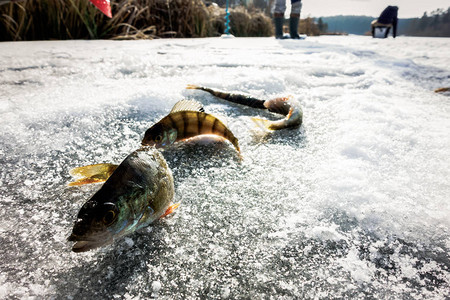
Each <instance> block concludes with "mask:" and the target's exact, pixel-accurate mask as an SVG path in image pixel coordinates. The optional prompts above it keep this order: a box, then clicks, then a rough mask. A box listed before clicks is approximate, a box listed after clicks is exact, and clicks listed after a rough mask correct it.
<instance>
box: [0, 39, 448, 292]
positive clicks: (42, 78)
mask: <svg viewBox="0 0 450 300" xmlns="http://www.w3.org/2000/svg"><path fill="white" fill-rule="evenodd" d="M449 43H450V41H449V40H448V39H438V38H433V39H431V38H430V39H428V38H406V37H399V38H397V39H396V40H392V39H391V40H384V41H375V40H372V39H370V38H368V37H353V36H348V37H317V38H308V39H307V40H305V41H301V42H300V43H299V42H298V41H276V40H274V39H264V38H262V39H234V40H221V39H199V40H191V39H185V40H155V41H151V42H143V41H133V42H112V41H64V42H60V41H59V42H30V43H2V44H0V84H1V87H2V88H1V93H0V127H1V128H2V129H1V131H0V134H1V136H0V162H1V166H2V168H1V169H0V195H1V197H0V231H1V235H0V238H1V246H0V251H1V253H0V254H1V255H0V262H1V263H0V274H1V275H0V298H6V299H15V298H28V297H34V298H56V299H58V298H81V299H87V298H108V299H148V298H150V297H155V298H160V299H195V298H229V299H240V298H247V299H248V298H253V299H258V298H267V297H270V296H273V297H279V298H293V299H299V298H319V299H326V298H332V297H335V298H355V299H364V298H390V297H391V298H412V299H423V298H428V299H431V298H433V299H445V298H448V297H449V292H448V291H449V290H450V289H449V280H450V278H449V266H450V262H449V257H448V253H449V249H450V234H449V227H450V224H449V220H450V218H449V215H450V208H449V202H448V195H449V193H450V186H449V181H448V178H450V174H449V173H450V165H449V156H448V149H449V148H450V136H449V135H448V132H450V121H449V117H448V116H449V110H450V102H449V98H448V95H444V94H437V93H434V92H433V90H435V89H437V88H441V87H448V86H450V82H449V78H450V70H449V68H448V66H450V57H449V52H448V51H443V49H448V48H449V46H450V45H449ZM199 53H201V55H199ZM188 83H191V84H198V85H203V86H208V87H211V88H217V89H220V90H226V91H232V92H243V93H246V94H249V95H252V96H255V97H258V98H273V97H279V96H287V95H293V96H294V97H295V99H296V100H298V101H299V102H300V104H301V106H302V108H303V112H304V118H303V125H302V127H301V128H299V129H293V130H286V131H279V132H274V133H272V134H271V135H266V136H261V135H259V134H258V131H256V132H255V133H253V129H255V128H254V125H253V124H252V121H251V119H250V117H253V116H255V115H254V114H255V111H254V110H253V109H251V108H244V107H239V106H232V105H229V104H225V103H223V102H221V101H220V100H218V99H216V98H214V97H213V96H211V95H208V94H207V93H202V92H200V91H192V90H185V86H186V84H188ZM183 98H187V99H195V100H198V101H200V102H201V103H203V104H204V106H205V110H206V111H208V112H211V113H214V114H215V115H220V116H222V117H224V118H225V119H226V120H227V121H228V122H227V125H228V126H229V127H230V129H231V130H232V131H233V133H235V135H236V137H237V138H239V144H240V146H241V150H242V156H243V160H242V162H240V161H239V160H237V159H236V156H235V150H234V149H233V147H230V145H229V144H226V145H224V144H221V143H216V144H213V145H207V146H205V145H201V144H191V145H178V146H176V147H175V148H171V149H168V150H167V151H165V152H164V155H165V157H166V159H167V161H168V164H169V166H170V167H171V169H172V172H173V175H174V179H175V189H176V190H175V199H174V201H175V202H181V206H180V207H179V208H178V209H177V212H176V213H175V214H174V215H172V216H171V217H168V218H165V219H163V220H161V221H159V222H157V223H156V224H155V225H153V226H150V227H147V228H145V229H143V230H141V231H138V232H136V233H135V234H132V235H129V236H127V237H125V238H124V239H122V240H120V241H117V243H115V244H114V245H112V246H108V247H105V248H103V249H101V250H98V251H91V252H87V253H85V254H75V253H72V252H71V251H70V246H71V245H70V243H68V242H67V241H66V238H67V236H68V234H69V233H70V230H71V228H72V226H73V222H74V221H75V220H74V218H75V216H76V213H77V212H78V210H79V208H80V207H81V205H82V204H83V203H84V202H85V201H86V200H87V199H88V198H89V196H91V195H92V194H93V193H95V191H96V190H97V189H98V188H99V185H91V186H82V187H67V183H68V182H69V180H70V175H69V170H70V169H71V168H74V167H77V166H83V165H88V164H93V163H102V162H109V163H119V162H120V161H122V160H123V159H124V157H125V156H126V155H127V154H129V153H130V152H131V151H133V150H135V149H136V148H137V147H138V146H139V143H140V141H141V139H142V137H143V133H144V132H145V130H146V129H147V128H148V127H149V126H151V125H152V124H154V123H155V122H157V121H158V120H160V119H161V118H162V117H163V116H165V115H166V114H167V113H168V112H169V111H170V109H171V107H172V106H173V105H174V104H175V103H176V102H177V101H179V100H181V99H183ZM258 113H260V114H261V117H264V118H270V117H271V115H270V114H268V113H264V112H258Z"/></svg>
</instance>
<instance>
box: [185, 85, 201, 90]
mask: <svg viewBox="0 0 450 300" xmlns="http://www.w3.org/2000/svg"><path fill="white" fill-rule="evenodd" d="M186 89H188V90H200V89H201V87H200V86H198V85H195V84H188V85H187V86H186Z"/></svg>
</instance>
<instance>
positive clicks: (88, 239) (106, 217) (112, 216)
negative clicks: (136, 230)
mask: <svg viewBox="0 0 450 300" xmlns="http://www.w3.org/2000/svg"><path fill="white" fill-rule="evenodd" d="M91 200H92V199H91ZM124 220H127V218H126V216H124V215H123V214H121V209H120V208H119V207H118V205H116V204H115V203H112V202H105V203H98V202H95V201H88V202H86V203H85V204H84V205H83V207H82V208H81V209H80V212H79V213H78V217H77V221H76V222H75V225H74V227H73V229H72V234H71V235H70V236H69V238H68V240H69V241H72V242H76V243H75V244H74V245H73V247H72V250H73V251H74V252H85V251H88V250H91V249H94V248H97V247H101V246H104V245H108V244H110V243H112V242H113V240H114V237H115V236H117V235H118V233H119V232H120V231H121V230H122V229H123V226H122V223H123V221H124ZM121 227H122V228H121Z"/></svg>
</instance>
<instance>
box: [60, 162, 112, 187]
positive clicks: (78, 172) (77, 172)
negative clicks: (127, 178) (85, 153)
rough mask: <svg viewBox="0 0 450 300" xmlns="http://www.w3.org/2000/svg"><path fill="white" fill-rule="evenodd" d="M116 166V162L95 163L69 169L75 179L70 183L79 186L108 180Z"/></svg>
mask: <svg viewBox="0 0 450 300" xmlns="http://www.w3.org/2000/svg"><path fill="white" fill-rule="evenodd" d="M116 168H117V165H115V164H95V165H89V166H83V167H77V168H74V169H72V170H70V171H69V174H70V175H71V176H72V177H74V178H75V180H74V181H72V182H70V183H69V184H68V185H69V186H77V185H84V184H90V183H97V182H103V181H106V180H107V179H108V178H109V176H111V174H112V173H113V172H114V171H115V170H116Z"/></svg>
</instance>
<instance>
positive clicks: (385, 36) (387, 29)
mask: <svg viewBox="0 0 450 300" xmlns="http://www.w3.org/2000/svg"><path fill="white" fill-rule="evenodd" d="M390 29H391V27H387V28H386V33H385V34H384V38H387V37H388V36H389V30H390Z"/></svg>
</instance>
